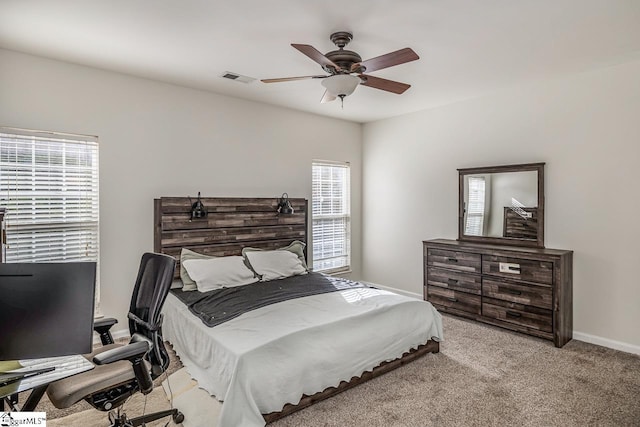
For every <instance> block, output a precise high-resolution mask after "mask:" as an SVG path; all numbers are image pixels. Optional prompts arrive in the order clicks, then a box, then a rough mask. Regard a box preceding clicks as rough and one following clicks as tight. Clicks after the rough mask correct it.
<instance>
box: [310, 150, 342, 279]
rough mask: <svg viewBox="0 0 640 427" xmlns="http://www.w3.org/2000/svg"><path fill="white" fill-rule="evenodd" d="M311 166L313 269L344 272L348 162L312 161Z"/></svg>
mask: <svg viewBox="0 0 640 427" xmlns="http://www.w3.org/2000/svg"><path fill="white" fill-rule="evenodd" d="M312 169H313V170H312V178H311V181H312V184H311V186H312V191H311V203H312V210H311V220H312V224H313V225H312V242H313V269H314V270H315V271H324V272H338V271H348V270H349V268H350V261H351V260H350V258H351V241H350V239H351V214H350V205H351V201H350V194H349V189H350V182H349V181H350V180H349V175H350V169H349V164H348V163H337V162H323V161H314V162H313V167H312Z"/></svg>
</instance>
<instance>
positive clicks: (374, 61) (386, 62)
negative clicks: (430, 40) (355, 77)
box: [351, 47, 420, 73]
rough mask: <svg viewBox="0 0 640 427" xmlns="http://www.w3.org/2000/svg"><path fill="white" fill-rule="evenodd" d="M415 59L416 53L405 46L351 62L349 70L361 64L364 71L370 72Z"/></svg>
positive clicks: (416, 57)
mask: <svg viewBox="0 0 640 427" xmlns="http://www.w3.org/2000/svg"><path fill="white" fill-rule="evenodd" d="M416 59H420V57H419V56H418V54H417V53H415V52H414V51H413V50H412V49H411V48H409V47H405V48H404V49H400V50H396V51H395V52H391V53H387V54H386V55H382V56H377V57H375V58H371V59H367V60H366V61H362V62H360V63H359V64H353V66H352V67H351V70H352V71H355V69H356V68H358V66H363V67H364V71H366V72H368V73H370V72H371V71H376V70H382V69H383V68H389V67H393V66H394V65H400V64H404V63H405V62H411V61H415V60H416Z"/></svg>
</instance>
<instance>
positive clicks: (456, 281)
mask: <svg viewBox="0 0 640 427" xmlns="http://www.w3.org/2000/svg"><path fill="white" fill-rule="evenodd" d="M447 283H449V284H452V285H457V284H458V279H447Z"/></svg>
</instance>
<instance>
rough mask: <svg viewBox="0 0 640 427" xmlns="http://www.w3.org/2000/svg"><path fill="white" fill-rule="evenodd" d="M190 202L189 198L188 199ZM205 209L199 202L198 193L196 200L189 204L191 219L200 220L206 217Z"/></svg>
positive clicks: (200, 201)
mask: <svg viewBox="0 0 640 427" xmlns="http://www.w3.org/2000/svg"><path fill="white" fill-rule="evenodd" d="M189 201H191V197H189ZM207 213H208V212H207V208H205V207H204V204H203V203H202V200H200V192H199V191H198V200H196V201H195V202H193V203H192V204H191V219H192V220H194V219H200V218H206V217H207Z"/></svg>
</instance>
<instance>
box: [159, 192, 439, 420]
mask: <svg viewBox="0 0 640 427" xmlns="http://www.w3.org/2000/svg"><path fill="white" fill-rule="evenodd" d="M201 200H202V202H203V204H204V205H205V207H206V208H207V210H208V212H209V214H208V216H207V217H206V218H201V219H193V220H191V217H190V211H191V204H192V202H193V200H191V199H189V198H188V197H162V198H160V199H155V200H154V251H155V252H158V253H164V254H167V255H171V256H173V257H175V258H176V259H177V260H178V263H179V262H180V251H181V250H182V248H187V249H191V250H194V251H196V252H199V253H203V254H207V255H214V256H229V255H240V254H241V252H242V248H244V247H247V246H250V247H254V248H263V249H276V248H281V247H284V246H287V245H288V244H289V243H291V242H292V241H293V240H300V241H303V242H305V243H306V242H307V229H308V203H307V200H306V199H300V198H297V199H289V201H290V202H291V205H292V206H293V208H294V210H295V212H294V213H293V214H278V212H277V211H276V209H277V206H278V200H277V198H272V199H270V198H206V197H205V198H202V199H201ZM305 255H306V251H305ZM179 271H180V268H179V265H178V267H177V268H176V278H178V277H179ZM439 350H440V346H439V343H438V342H435V341H432V340H429V341H428V342H427V343H426V344H424V345H421V346H419V347H418V348H417V349H412V350H411V351H409V352H408V353H405V354H404V355H403V356H402V357H400V358H398V359H395V360H392V361H390V362H383V363H381V364H380V365H378V366H377V367H375V368H374V369H373V370H372V371H369V372H364V373H363V374H362V375H361V376H359V377H353V378H351V380H350V381H348V382H347V381H342V382H341V383H340V384H339V385H338V386H337V387H329V388H327V389H325V390H323V391H321V392H318V393H315V394H313V395H311V396H307V395H303V396H302V397H301V399H300V402H299V403H298V404H297V405H292V404H286V405H285V406H284V407H283V408H282V410H281V411H279V412H271V413H269V414H263V417H264V419H265V421H266V422H267V423H270V422H273V421H275V420H277V419H280V418H282V417H285V416H287V415H289V414H291V413H293V412H296V411H299V410H301V409H304V408H306V407H308V406H311V405H313V404H314V403H317V402H319V401H321V400H324V399H327V398H329V397H331V396H334V395H336V394H338V393H340V392H342V391H344V390H347V389H349V388H351V387H354V386H356V385H358V384H361V383H363V382H365V381H368V380H370V379H372V378H375V377H377V376H380V375H382V374H384V373H386V372H389V371H391V370H393V369H396V368H398V367H400V366H402V365H404V364H406V363H408V362H411V361H413V360H415V359H417V358H418V357H420V356H423V355H425V354H427V353H438V352H439Z"/></svg>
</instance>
